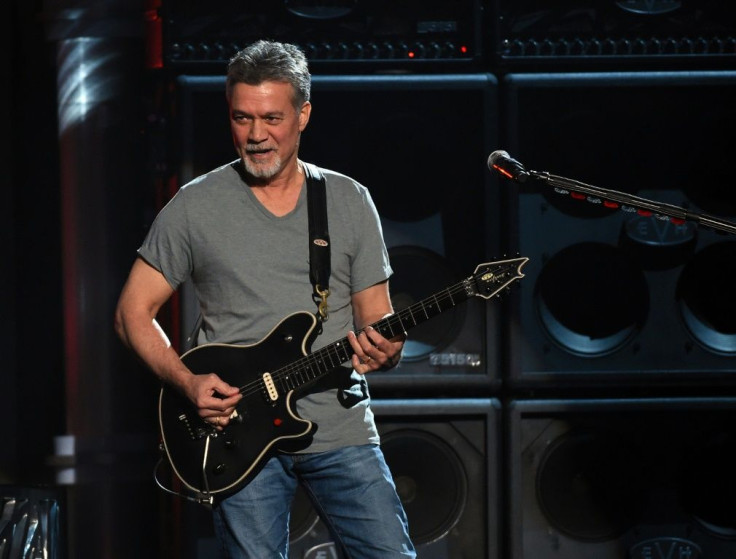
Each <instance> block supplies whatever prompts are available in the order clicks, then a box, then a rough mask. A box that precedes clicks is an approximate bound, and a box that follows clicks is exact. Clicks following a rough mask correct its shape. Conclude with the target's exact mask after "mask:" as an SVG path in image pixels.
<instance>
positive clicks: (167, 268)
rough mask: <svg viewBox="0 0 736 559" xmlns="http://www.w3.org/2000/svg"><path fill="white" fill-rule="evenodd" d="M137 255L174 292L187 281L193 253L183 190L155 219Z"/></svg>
mask: <svg viewBox="0 0 736 559" xmlns="http://www.w3.org/2000/svg"><path fill="white" fill-rule="evenodd" d="M138 255H139V256H140V257H141V258H143V259H144V260H145V261H146V262H148V263H149V264H150V265H151V266H153V267H154V268H156V269H157V270H158V271H159V272H161V273H162V274H163V275H164V277H165V278H166V281H168V282H169V285H171V287H172V288H173V289H177V288H178V287H179V286H180V285H181V284H182V283H183V282H184V281H186V280H187V278H188V277H189V275H190V274H191V271H192V252H191V246H190V243H189V234H188V232H187V212H186V200H185V196H184V194H183V191H181V190H180V191H179V192H177V193H176V195H174V197H173V198H172V199H171V200H170V201H169V202H168V203H167V204H166V205H165V206H164V207H163V208H162V210H161V211H160V212H159V214H158V215H157V216H156V219H154V221H153V224H152V225H151V228H150V229H149V231H148V233H147V235H146V237H145V239H144V240H143V244H142V245H141V246H140V248H139V249H138Z"/></svg>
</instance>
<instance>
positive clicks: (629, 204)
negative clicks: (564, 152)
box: [524, 171, 736, 234]
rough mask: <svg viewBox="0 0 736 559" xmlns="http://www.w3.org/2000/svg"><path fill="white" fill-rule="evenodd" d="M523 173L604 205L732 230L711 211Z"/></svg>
mask: <svg viewBox="0 0 736 559" xmlns="http://www.w3.org/2000/svg"><path fill="white" fill-rule="evenodd" d="M524 173H525V174H527V175H528V176H530V177H534V178H535V179H538V180H540V181H543V182H545V183H548V184H550V185H552V186H554V187H555V192H557V193H558V194H568V192H567V191H568V190H569V191H572V192H576V193H578V194H585V195H587V197H588V198H587V200H588V201H589V202H595V203H604V204H605V205H606V206H608V207H611V208H616V207H618V206H617V204H620V205H621V206H620V209H622V210H624V211H635V210H641V211H644V212H652V213H653V214H655V217H659V216H666V217H669V218H671V219H672V220H673V221H675V222H677V221H681V222H684V221H694V222H695V223H698V224H699V225H702V226H704V227H710V228H712V229H716V230H719V231H725V232H726V233H733V234H736V224H734V223H732V222H730V221H726V220H723V219H719V218H717V217H714V216H711V215H707V214H703V213H696V212H690V211H688V210H686V209H685V208H682V207H680V206H675V205H673V204H665V203H662V202H655V201H652V200H648V199H646V198H640V197H639V196H633V195H631V194H626V193H625V192H619V191H618V190H609V189H606V188H600V187H597V186H591V185H589V184H585V183H582V182H579V181H576V180H573V179H568V178H565V177H560V176H558V175H552V174H550V173H548V172H546V171H545V172H539V171H524ZM591 196H594V197H597V198H598V199H593V200H591V198H590V197H591ZM606 200H608V201H610V202H615V203H616V204H612V203H610V202H609V203H606ZM641 211H640V213H641Z"/></svg>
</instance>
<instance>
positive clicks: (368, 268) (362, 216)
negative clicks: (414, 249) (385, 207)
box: [352, 187, 393, 293]
mask: <svg viewBox="0 0 736 559" xmlns="http://www.w3.org/2000/svg"><path fill="white" fill-rule="evenodd" d="M359 195H360V197H359V200H360V203H359V207H358V208H357V209H359V214H358V215H357V216H356V223H358V224H359V227H358V237H357V242H356V250H355V255H354V258H353V263H352V266H353V273H352V276H353V284H352V292H353V293H357V292H358V291H362V290H363V289H366V288H368V287H371V286H372V285H375V284H377V283H380V282H382V281H385V280H387V279H388V278H389V277H390V276H391V274H392V273H393V271H392V269H391V264H390V262H389V257H388V251H387V249H386V244H385V242H384V238H383V230H382V228H381V220H380V217H379V215H378V210H377V209H376V206H375V204H374V202H373V199H372V198H371V195H370V192H369V191H368V189H367V188H365V187H361V188H360V189H359Z"/></svg>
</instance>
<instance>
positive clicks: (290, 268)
mask: <svg viewBox="0 0 736 559" xmlns="http://www.w3.org/2000/svg"><path fill="white" fill-rule="evenodd" d="M239 165H240V163H239V162H238V161H235V162H232V163H229V164H227V165H224V166H222V167H219V168H217V169H215V170H213V171H211V172H209V173H207V174H205V175H203V176H201V177H198V178H196V179H194V180H193V181H191V182H190V183H188V184H186V185H184V186H183V187H182V188H181V189H180V190H179V191H178V192H177V194H176V195H175V196H174V197H173V198H172V199H171V201H169V203H168V204H167V205H166V206H165V207H164V208H163V209H162V210H161V212H160V213H159V215H158V216H157V217H156V219H155V221H154V223H153V225H152V226H151V229H150V231H149V232H148V235H147V236H146V238H145V240H144V242H143V244H142V246H141V247H140V249H139V251H138V253H139V255H140V256H141V257H142V258H143V259H144V260H146V261H147V262H148V263H149V264H151V265H152V266H153V267H154V268H156V269H157V270H159V271H160V272H161V273H162V274H163V275H164V277H165V278H166V280H167V281H168V282H169V284H170V285H171V286H172V287H173V288H174V289H177V288H178V287H179V286H181V284H182V283H183V282H185V281H187V280H188V279H191V281H192V285H193V287H194V291H195V293H196V295H197V298H198V300H199V303H200V308H201V311H202V317H203V323H202V330H201V332H200V336H199V340H198V342H199V343H200V344H202V343H226V344H243V345H245V344H257V343H258V342H260V341H261V340H263V339H264V338H265V337H266V336H267V335H268V334H269V332H271V330H272V329H273V328H274V327H275V326H276V325H277V324H278V323H279V322H280V321H281V320H283V319H284V318H285V317H287V316H288V315H291V314H292V313H295V312H309V313H314V312H315V311H316V305H315V302H314V300H313V298H312V285H311V283H310V281H309V227H308V215H307V214H308V212H307V199H306V187H303V188H302V191H301V194H300V196H299V200H298V202H297V205H296V207H295V208H294V210H293V211H291V212H290V213H288V214H286V215H284V216H281V217H277V216H275V215H273V214H272V213H271V212H269V211H268V210H267V209H266V208H265V207H264V206H263V205H262V204H261V203H260V202H259V201H258V199H257V198H256V197H255V195H254V194H253V192H252V191H251V189H250V187H248V185H247V184H246V183H245V182H244V181H243V179H242V178H241V174H240V173H239V172H238V170H237V169H238V168H239ZM321 171H322V174H323V175H324V177H325V180H326V190H327V215H328V227H329V233H330V241H331V252H330V258H331V275H330V294H329V297H328V300H327V302H328V305H329V312H330V315H329V320H327V321H326V322H325V323H324V325H323V333H322V334H321V335H320V336H319V337H317V339H316V340H315V342H314V344H313V348H312V349H318V348H320V347H322V346H324V345H327V344H329V343H331V342H334V341H337V340H339V339H341V338H343V337H344V336H345V335H346V334H347V331H348V330H351V329H353V328H354V326H353V314H352V306H351V304H350V300H351V299H350V298H351V295H352V294H353V293H356V292H358V291H361V290H363V289H366V288H367V287H370V286H372V285H375V284H376V283H379V282H381V281H384V280H386V279H387V278H388V277H389V276H390V275H391V273H392V271H391V267H390V264H389V260H388V253H387V251H386V247H385V244H384V241H383V235H382V232H381V225H380V220H379V217H378V213H377V211H376V208H375V206H374V204H373V201H372V199H371V197H370V194H369V192H368V190H367V189H366V188H365V187H364V186H362V185H360V184H359V183H357V182H355V181H354V180H352V179H350V178H349V177H346V176H345V175H342V174H339V173H336V172H333V171H329V170H326V169H321ZM215 372H216V371H215ZM340 386H341V388H340V389H337V388H330V389H328V390H325V391H322V392H317V393H314V394H309V395H308V396H306V397H304V398H301V399H299V400H298V401H297V411H298V413H299V415H301V416H302V417H303V418H305V419H308V420H310V421H314V422H315V423H317V425H318V429H317V432H316V434H315V437H314V441H313V443H312V445H311V446H310V447H309V448H307V449H306V452H321V451H325V450H329V449H334V448H339V447H341V446H345V445H350V444H365V443H378V442H379V438H378V432H377V430H376V426H375V422H374V418H373V413H372V412H371V410H370V406H369V402H370V397H369V396H368V389H367V382H366V378H365V377H363V376H362V375H359V374H357V373H356V372H355V371H352V369H351V368H348V367H346V368H345V373H344V378H342V379H340Z"/></svg>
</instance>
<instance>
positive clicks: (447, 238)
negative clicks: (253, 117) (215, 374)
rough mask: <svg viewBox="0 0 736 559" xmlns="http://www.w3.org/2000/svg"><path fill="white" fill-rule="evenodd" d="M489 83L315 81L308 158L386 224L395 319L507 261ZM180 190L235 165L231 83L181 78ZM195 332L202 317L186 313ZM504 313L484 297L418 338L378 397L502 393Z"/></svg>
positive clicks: (414, 335) (457, 78)
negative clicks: (494, 172)
mask: <svg viewBox="0 0 736 559" xmlns="http://www.w3.org/2000/svg"><path fill="white" fill-rule="evenodd" d="M497 87H498V84H497V81H496V79H495V78H494V77H493V76H491V75H489V74H472V75H465V74H462V75H411V76H409V75H402V76H395V75H380V76H379V75H376V76H348V75H346V76H322V75H320V76H314V77H313V87H312V104H313V110H312V117H311V120H310V122H309V125H308V126H307V129H306V130H305V132H304V134H303V135H302V140H301V147H300V157H302V158H303V159H304V160H305V161H310V162H313V163H316V164H318V165H321V166H323V167H327V168H331V169H334V170H337V171H339V172H342V173H345V174H347V175H350V176H352V177H353V178H355V179H356V180H358V181H360V182H361V183H362V184H364V185H366V186H367V187H368V188H369V189H370V192H371V194H372V196H373V199H374V201H375V203H376V206H377V208H378V211H379V213H380V216H381V222H382V226H383V231H384V236H385V240H386V244H387V246H388V248H389V253H390V257H391V264H392V267H393V268H394V272H395V273H394V276H393V277H392V278H391V280H390V286H391V293H392V300H393V303H394V306H395V307H396V308H397V309H401V308H404V307H406V306H408V305H410V304H412V303H414V302H417V301H419V300H422V299H424V298H427V297H429V296H431V295H434V294H435V293H437V292H438V291H440V290H443V289H444V288H446V287H448V286H450V285H453V284H454V283H457V282H458V281H460V280H462V279H463V278H465V277H467V276H469V275H470V274H471V273H472V272H473V271H474V270H475V268H476V266H477V265H478V264H480V263H482V262H485V261H487V260H489V259H493V258H496V257H499V256H501V255H499V254H498V247H499V241H498V236H499V231H500V226H499V223H498V219H496V216H495V215H494V214H493V213H492V212H493V211H498V208H499V203H498V199H497V188H491V183H492V182H493V181H494V180H495V177H492V176H491V175H490V174H489V173H488V171H487V169H486V167H485V165H484V162H485V159H486V157H487V154H488V153H489V151H490V150H491V149H492V147H493V146H494V145H495V141H496V137H497V136H496V134H497V130H496V125H495V120H496V103H497ZM178 91H179V98H180V115H179V120H180V127H181V128H180V129H181V134H180V136H181V139H182V146H181V151H180V154H181V162H180V164H181V181H182V182H185V181H187V180H189V179H191V178H193V177H194V176H197V175H199V174H201V173H203V172H206V171H208V170H210V169H212V168H214V167H215V166H218V165H221V164H222V163H223V162H226V161H229V160H231V159H234V157H235V155H234V150H233V147H232V144H231V136H230V132H229V124H228V118H227V106H226V102H225V97H224V79H223V78H214V77H209V76H180V77H179V79H178ZM183 306H184V307H185V308H184V316H185V318H186V320H187V321H188V324H186V325H185V327H184V328H183V331H184V332H185V333H188V332H189V330H190V328H189V327H188V326H189V325H190V324H192V325H193V323H194V318H196V315H197V310H196V309H191V307H193V306H194V307H196V304H192V303H191V302H190V304H189V307H190V309H191V310H190V311H187V308H186V304H184V305H183ZM498 306H499V305H494V304H489V303H488V302H486V301H485V300H482V299H478V298H474V299H472V300H470V301H467V302H465V303H462V304H460V305H458V306H457V307H454V308H453V309H450V310H447V311H445V312H443V313H442V314H441V315H439V316H437V317H434V318H432V319H431V320H429V321H426V322H424V323H423V324H421V325H419V326H417V327H416V328H414V329H412V330H411V331H410V332H409V339H408V341H407V343H406V346H405V351H404V359H403V362H402V363H401V365H400V366H399V367H398V368H396V369H394V370H392V371H390V372H389V373H387V374H380V373H378V374H373V375H372V376H371V381H370V382H371V389H372V390H373V391H374V395H375V394H378V395H380V394H381V393H389V392H390V394H391V396H392V397H396V396H399V395H401V393H400V392H397V390H399V391H400V390H402V389H411V391H412V395H414V396H415V395H417V394H418V393H420V392H421V391H425V392H431V394H432V395H457V394H458V393H461V392H462V391H463V390H465V391H466V392H470V391H471V390H472V393H473V394H477V393H478V389H483V390H488V389H490V388H492V387H493V386H496V385H498V384H499V383H500V381H499V378H498V373H497V370H498V364H497V359H498V354H497V347H498V345H499V344H498V339H497V338H498V331H499V327H498V321H499V311H498V308H497V307H498Z"/></svg>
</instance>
